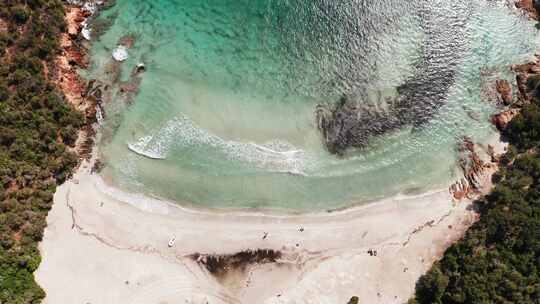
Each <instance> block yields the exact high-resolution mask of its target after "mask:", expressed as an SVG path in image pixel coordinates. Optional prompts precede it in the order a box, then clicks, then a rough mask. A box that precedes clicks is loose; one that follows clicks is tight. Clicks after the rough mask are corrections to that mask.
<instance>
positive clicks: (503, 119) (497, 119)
mask: <svg viewBox="0 0 540 304" xmlns="http://www.w3.org/2000/svg"><path fill="white" fill-rule="evenodd" d="M518 113H519V109H516V108H512V109H508V110H505V111H502V112H501V113H499V114H496V115H493V116H492V117H491V121H492V122H493V124H494V125H495V127H497V129H498V130H499V131H502V130H504V129H505V128H506V127H507V126H508V123H509V122H510V121H511V120H512V118H514V117H515V116H516V115H517V114H518Z"/></svg>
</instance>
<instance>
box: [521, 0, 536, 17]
mask: <svg viewBox="0 0 540 304" xmlns="http://www.w3.org/2000/svg"><path fill="white" fill-rule="evenodd" d="M516 7H517V8H519V9H522V10H524V11H525V12H526V13H527V14H528V15H529V16H530V17H531V18H533V19H535V20H540V18H539V15H538V11H537V10H536V8H535V7H534V0H518V1H517V2H516Z"/></svg>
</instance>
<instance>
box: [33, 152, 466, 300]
mask: <svg viewBox="0 0 540 304" xmlns="http://www.w3.org/2000/svg"><path fill="white" fill-rule="evenodd" d="M90 168H91V161H90V162H85V163H83V165H82V166H81V167H80V168H79V169H78V171H77V172H76V174H75V176H74V178H73V179H71V180H70V181H68V182H66V183H65V184H64V185H62V186H60V187H59V188H58V190H57V192H56V194H55V197H54V205H53V209H52V210H51V211H50V213H49V216H48V219H47V222H48V227H47V228H46V230H45V236H44V240H43V242H42V243H41V244H40V250H41V252H42V256H43V261H42V263H41V265H40V267H39V269H38V270H37V272H36V278H37V280H38V283H39V284H40V285H41V286H42V287H43V288H44V289H45V291H46V292H47V297H46V299H45V301H44V303H46V304H57V303H91V304H98V303H103V304H109V303H110V304H113V303H129V304H131V303H133V304H135V303H145V304H154V303H155V304H165V303H168V304H173V303H249V304H251V303H343V304H344V303H347V301H348V299H349V298H350V297H351V296H353V295H357V296H359V297H360V300H361V303H404V302H406V301H407V299H408V298H410V297H411V295H412V294H413V292H414V285H415V282H416V281H417V279H418V278H419V276H420V275H422V274H423V273H425V272H426V271H427V270H428V269H429V267H430V266H431V265H432V263H433V262H434V261H435V260H437V259H438V258H440V256H441V255H442V253H443V251H444V250H445V248H447V247H448V246H449V245H450V244H451V243H452V242H454V241H455V240H456V239H458V238H459V237H461V236H462V235H463V233H464V231H465V230H466V229H467V228H468V227H469V226H470V225H471V224H472V223H473V222H474V221H475V220H476V218H477V215H476V213H475V212H474V211H473V210H472V209H473V208H472V203H471V201H461V202H459V203H456V202H454V201H453V200H452V197H451V195H450V193H449V192H448V191H447V190H444V191H436V192H432V193H428V194H424V195H420V196H414V197H394V198H392V199H388V200H385V201H381V202H377V203H373V204H370V205H367V206H361V207H356V208H351V209H347V210H343V211H339V212H333V213H316V214H305V215H275V214H264V213H262V212H243V213H242V212H217V211H203V210H193V209H187V208H181V207H178V206H176V205H172V204H169V203H166V202H163V201H159V200H152V199H149V198H144V197H142V196H139V195H133V194H127V193H123V194H121V193H119V192H118V190H114V189H111V188H109V187H107V186H106V185H105V184H104V183H103V181H102V180H101V178H100V177H99V176H98V175H95V174H91V173H90ZM113 190H114V191H115V193H114V196H112V195H110V193H112V192H111V191H113ZM108 193H109V194H108ZM301 228H303V231H301V230H302V229H301ZM265 233H268V234H267V237H266V238H265V239H263V236H264V234H265ZM173 236H174V237H175V238H176V242H175V244H174V246H173V247H172V248H171V247H169V246H168V241H169V239H170V238H171V237H173ZM257 248H265V249H273V250H279V251H281V252H282V253H283V257H282V259H281V260H279V263H271V264H262V265H252V266H250V267H248V268H247V269H245V271H237V272H234V271H233V272H231V273H230V274H229V275H228V276H227V277H225V278H221V280H217V279H215V278H214V277H213V276H212V275H211V274H210V273H209V272H208V271H207V270H206V268H204V267H202V266H200V265H199V264H198V263H197V262H196V261H193V259H192V258H190V257H189V255H191V254H194V253H203V254H213V253H217V254H232V253H237V252H239V251H242V250H246V249H257ZM370 249H373V250H376V251H377V255H376V256H374V255H370V254H369V253H368V250H370Z"/></svg>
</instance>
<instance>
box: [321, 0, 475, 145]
mask: <svg viewBox="0 0 540 304" xmlns="http://www.w3.org/2000/svg"><path fill="white" fill-rule="evenodd" d="M417 17H418V20H422V24H421V29H422V32H423V34H424V37H425V39H424V43H423V44H422V46H421V52H420V54H419V56H418V58H416V59H415V60H414V62H413V63H412V70H413V73H412V75H411V76H410V77H408V79H406V80H405V81H404V83H403V84H401V85H399V86H397V88H396V91H397V96H395V97H392V98H390V97H387V98H382V96H381V95H380V94H379V97H380V98H379V100H375V101H372V100H370V98H369V97H367V96H366V95H367V94H366V93H365V92H363V90H364V88H363V87H358V88H356V89H354V88H353V89H352V90H351V93H350V94H349V93H347V94H344V95H342V97H341V98H339V100H338V101H337V102H336V103H335V104H334V105H333V106H330V107H328V106H322V105H319V106H317V109H316V120H317V126H318V128H319V130H320V131H321V133H322V136H323V141H324V144H325V145H326V148H327V149H328V151H329V152H330V153H333V154H338V155H341V154H343V153H344V152H345V150H347V149H348V148H365V147H366V146H367V145H368V143H369V141H370V139H372V138H373V137H376V136H380V135H384V134H386V133H389V132H392V131H396V130H398V129H400V128H403V127H407V126H412V127H413V128H414V129H418V128H421V127H422V126H424V125H425V124H426V123H427V122H429V121H430V120H431V119H432V118H433V117H434V116H435V115H436V114H437V112H438V110H439V108H440V107H441V106H443V105H444V103H445V100H446V96H447V94H448V91H449V89H450V88H451V87H452V86H453V85H454V83H455V78H456V73H457V70H458V67H459V65H460V62H461V60H462V58H463V57H464V53H465V50H466V48H467V45H464V43H463V41H464V39H463V37H464V36H466V35H467V34H468V33H467V31H466V30H465V29H464V28H463V27H461V26H460V25H463V24H465V23H466V19H467V18H468V16H461V15H448V16H442V15H441V12H434V11H432V10H430V9H429V5H426V4H425V3H424V2H421V3H420V4H419V8H418V11H417ZM441 20H443V21H445V22H442V21H441ZM447 24H452V25H454V26H451V27H448V26H447ZM355 90H356V91H355Z"/></svg>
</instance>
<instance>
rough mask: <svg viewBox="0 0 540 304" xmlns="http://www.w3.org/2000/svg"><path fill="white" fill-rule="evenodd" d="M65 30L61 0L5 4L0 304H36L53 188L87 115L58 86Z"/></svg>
mask: <svg viewBox="0 0 540 304" xmlns="http://www.w3.org/2000/svg"><path fill="white" fill-rule="evenodd" d="M65 30H66V25H65V22H64V8H63V4H62V2H61V1H60V0H6V1H3V2H2V6H1V7H0V303H38V302H39V301H40V300H41V299H42V298H43V297H44V295H45V294H44V292H43V290H42V289H41V288H40V287H39V286H38V285H37V284H36V282H35V281H34V278H33V272H34V271H35V270H36V268H37V267H38V265H39V263H40V254H39V251H38V247H37V245H38V242H39V241H40V240H41V239H42V237H43V230H44V228H45V226H46V216H47V212H48V211H49V210H50V208H51V206H52V200H53V194H54V192H55V188H56V185H57V184H59V183H62V182H63V181H65V180H66V178H68V177H69V175H70V173H71V172H72V169H73V168H74V167H75V166H76V164H77V161H78V158H77V156H76V155H75V154H74V153H72V152H70V149H69V146H72V145H73V144H74V143H75V140H76V138H77V133H78V132H77V131H78V129H79V128H80V127H81V125H82V123H83V122H84V117H83V116H82V115H81V114H80V113H79V112H77V111H75V110H73V109H72V108H71V107H70V106H69V104H68V103H67V102H66V100H65V97H64V95H63V94H62V93H61V92H60V91H59V90H58V89H57V88H56V85H55V84H54V83H53V81H52V79H54V77H55V74H54V73H57V71H56V69H55V66H54V58H55V57H56V56H57V55H58V54H59V52H60V51H59V39H60V37H61V33H62V32H64V31H65Z"/></svg>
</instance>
